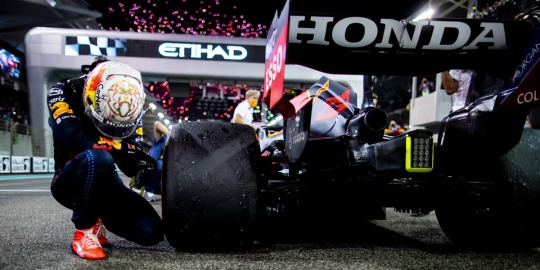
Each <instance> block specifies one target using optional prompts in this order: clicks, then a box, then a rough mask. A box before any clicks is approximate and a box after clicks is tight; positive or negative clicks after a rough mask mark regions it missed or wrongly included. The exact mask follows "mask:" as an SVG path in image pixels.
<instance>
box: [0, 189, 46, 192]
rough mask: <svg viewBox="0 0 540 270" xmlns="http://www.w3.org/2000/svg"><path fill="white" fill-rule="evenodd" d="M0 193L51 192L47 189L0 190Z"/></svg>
mask: <svg viewBox="0 0 540 270" xmlns="http://www.w3.org/2000/svg"><path fill="white" fill-rule="evenodd" d="M0 192H51V191H50V190H48V189H0Z"/></svg>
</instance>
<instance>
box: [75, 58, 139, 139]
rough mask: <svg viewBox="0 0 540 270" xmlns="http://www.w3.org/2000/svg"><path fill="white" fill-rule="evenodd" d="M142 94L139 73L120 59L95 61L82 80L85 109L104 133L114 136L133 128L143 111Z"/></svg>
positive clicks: (123, 134) (116, 136) (126, 133)
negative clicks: (83, 82)
mask: <svg viewBox="0 0 540 270" xmlns="http://www.w3.org/2000/svg"><path fill="white" fill-rule="evenodd" d="M145 98H146V94H145V93H144V87H143V84H142V79H141V73H140V72H139V71H137V70H135V69H133V68H131V67H130V66H128V65H126V64H123V63H119V62H114V61H107V62H103V63H100V64H98V65H97V66H96V67H95V68H94V69H93V70H92V71H91V72H90V73H89V74H88V75H87V78H86V82H85V84H84V90H83V103H84V108H85V113H86V114H87V115H88V117H89V118H90V119H91V120H92V122H93V123H94V125H95V126H96V128H97V129H98V130H99V131H100V132H101V133H102V134H103V135H105V136H107V137H110V138H113V139H123V138H125V137H128V136H129V135H131V134H132V133H133V132H134V131H135V129H136V128H137V124H138V123H139V121H140V120H141V117H142V115H143V114H144V112H145V110H144V109H143V107H144V101H145Z"/></svg>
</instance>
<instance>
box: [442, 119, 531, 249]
mask: <svg viewBox="0 0 540 270" xmlns="http://www.w3.org/2000/svg"><path fill="white" fill-rule="evenodd" d="M492 161H493V160H492ZM538 164H540V130H535V129H528V128H526V129H524V130H523V134H522V137H521V140H520V142H519V143H518V145H516V146H515V147H514V148H513V149H512V150H510V151H509V152H508V153H506V154H505V155H503V156H501V157H499V158H497V159H496V160H495V161H494V162H490V164H488V165H486V166H482V167H481V169H482V173H484V172H485V173H484V176H483V177H486V179H487V180H489V181H494V182H495V183H496V193H495V199H494V200H493V207H489V208H483V209H474V208H471V207H468V206H467V205H466V204H459V203H458V204H453V205H446V206H444V207H440V208H438V209H436V215H437V219H438V221H439V224H440V226H441V229H442V230H443V232H444V233H445V234H446V235H447V236H448V238H449V239H450V240H451V241H453V242H456V243H459V244H466V245H482V246H483V245H490V246H494V245H496V246H505V247H509V246H510V247H525V248H528V247H536V246H538V245H540V230H539V228H540V215H538V214H537V212H538V207H539V206H540V167H539V166H538Z"/></svg>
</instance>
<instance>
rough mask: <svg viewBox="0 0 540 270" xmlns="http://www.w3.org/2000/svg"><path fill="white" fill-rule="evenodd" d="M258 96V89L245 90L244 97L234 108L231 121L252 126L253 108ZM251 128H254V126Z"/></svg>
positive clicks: (259, 94) (259, 93)
mask: <svg viewBox="0 0 540 270" xmlns="http://www.w3.org/2000/svg"><path fill="white" fill-rule="evenodd" d="M260 96H261V92H260V91H258V90H248V91H247V92H246V99H245V100H244V101H242V102H240V103H238V106H236V108H235V109H234V114H233V117H232V119H231V122H232V123H238V124H245V125H251V126H253V125H252V124H253V109H254V108H255V107H257V105H258V104H259V98H260ZM253 128H254V129H256V127H255V126H253Z"/></svg>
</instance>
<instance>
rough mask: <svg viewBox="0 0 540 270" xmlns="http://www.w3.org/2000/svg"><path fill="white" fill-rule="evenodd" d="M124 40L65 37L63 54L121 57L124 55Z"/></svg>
mask: <svg viewBox="0 0 540 270" xmlns="http://www.w3.org/2000/svg"><path fill="white" fill-rule="evenodd" d="M124 43H125V40H122V39H117V38H107V37H88V36H78V37H66V46H65V54H66V55H71V56H79V55H95V56H98V55H103V56H109V57H116V56H123V55H125V53H126V46H125V44H124Z"/></svg>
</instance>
